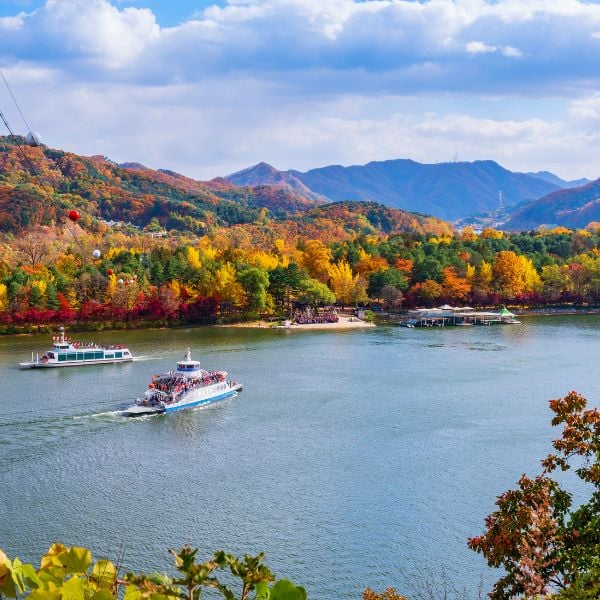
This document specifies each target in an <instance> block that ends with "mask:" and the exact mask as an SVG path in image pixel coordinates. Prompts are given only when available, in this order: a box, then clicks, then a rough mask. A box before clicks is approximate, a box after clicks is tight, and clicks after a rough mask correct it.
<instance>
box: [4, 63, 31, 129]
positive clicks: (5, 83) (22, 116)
mask: <svg viewBox="0 0 600 600" xmlns="http://www.w3.org/2000/svg"><path fill="white" fill-rule="evenodd" d="M0 76H2V80H3V81H4V85H6V89H7V90H8V93H9V94H10V97H11V98H12V99H13V102H14V103H15V106H16V107H17V110H18V111H19V114H20V115H21V119H23V123H25V127H27V131H31V127H29V123H27V119H25V115H24V114H23V111H22V110H21V107H20V106H19V103H18V102H17V99H16V98H15V95H14V94H13V92H12V90H11V89H10V85H8V81H7V80H6V77H5V76H4V73H3V72H2V69H0ZM3 120H4V119H3Z"/></svg>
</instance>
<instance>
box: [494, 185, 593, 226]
mask: <svg viewBox="0 0 600 600" xmlns="http://www.w3.org/2000/svg"><path fill="white" fill-rule="evenodd" d="M592 222H600V179H596V181H591V182H589V183H586V184H585V185H583V186H581V187H576V188H567V189H563V190H557V191H555V192H552V193H551V194H548V195H546V196H544V197H542V198H539V199H538V200H534V201H533V202H528V203H527V204H525V205H522V206H520V207H517V208H516V209H515V210H514V211H513V212H512V214H511V216H510V219H509V220H508V222H507V223H505V224H504V227H505V228H506V229H510V230H523V229H535V228H536V227H539V226H540V225H562V226H564V227H569V228H571V229H574V228H581V227H585V226H586V225H588V224H589V223H592Z"/></svg>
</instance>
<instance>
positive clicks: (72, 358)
mask: <svg viewBox="0 0 600 600" xmlns="http://www.w3.org/2000/svg"><path fill="white" fill-rule="evenodd" d="M67 360H77V354H75V353H74V352H73V353H69V354H67Z"/></svg>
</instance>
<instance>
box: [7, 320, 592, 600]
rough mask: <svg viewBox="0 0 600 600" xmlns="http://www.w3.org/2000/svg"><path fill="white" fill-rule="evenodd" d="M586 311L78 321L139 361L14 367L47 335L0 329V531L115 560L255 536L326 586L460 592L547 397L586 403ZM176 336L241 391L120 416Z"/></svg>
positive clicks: (533, 462)
mask: <svg viewBox="0 0 600 600" xmlns="http://www.w3.org/2000/svg"><path fill="white" fill-rule="evenodd" d="M599 326H600V317H597V316H593V317H553V318H546V319H543V318H523V324H522V325H514V326H505V327H500V326H498V327H464V328H428V329H403V328H392V327H389V328H376V329H370V330H367V331H346V332H339V333H338V332H320V331H292V332H286V331H284V332H282V331H268V330H249V329H225V328H206V329H188V330H155V331H138V332H103V333H94V334H90V335H86V336H85V337H86V338H88V339H90V340H92V341H98V342H105V343H119V342H121V343H124V344H126V345H127V346H128V347H129V348H131V349H132V351H133V352H134V353H135V355H136V357H138V360H135V361H134V362H133V363H128V364H120V365H102V366H96V367H83V368H73V369H56V370H43V371H42V370H37V371H19V370H17V369H16V368H15V365H16V363H17V362H19V361H21V360H24V359H26V358H27V357H28V356H30V355H31V352H32V351H34V352H38V351H43V350H45V349H46V348H47V346H48V337H47V336H31V337H13V338H0V391H1V393H2V396H1V397H2V411H1V412H0V458H1V460H2V467H3V468H2V470H1V471H0V511H1V514H2V519H0V545H1V546H3V547H4V548H5V549H6V550H7V551H8V552H9V553H10V554H19V555H21V556H22V557H24V558H27V559H31V560H32V559H35V558H37V557H38V556H39V554H40V553H41V552H42V551H43V549H44V547H45V546H47V545H49V544H50V543H51V542H52V541H54V540H57V539H61V540H63V541H65V542H66V543H69V544H75V543H78V544H86V545H89V546H91V547H92V548H93V549H94V550H95V551H96V553H97V554H101V553H103V552H108V553H111V554H112V556H113V557H114V556H115V555H116V553H117V551H118V549H119V547H120V545H121V544H123V546H124V549H125V568H135V569H142V568H144V569H159V570H163V569H165V568H168V567H169V558H168V556H167V554H166V548H168V547H173V546H177V545H178V544H183V543H186V542H190V543H192V544H196V545H199V546H200V549H201V553H202V554H203V555H204V556H208V555H209V554H210V553H211V552H212V551H213V550H215V549H218V548H226V549H228V550H231V551H233V552H238V553H243V552H258V551H260V550H265V551H266V552H267V553H268V564H269V565H270V566H271V567H272V568H273V569H274V570H275V571H276V572H277V574H278V575H280V576H288V577H290V578H292V579H294V580H296V581H298V582H299V583H303V584H305V585H306V586H307V588H308V589H309V596H310V597H312V598H319V599H324V600H328V599H334V598H338V597H339V589H345V590H346V589H347V590H349V591H348V592H347V595H348V597H350V596H352V597H357V598H358V597H360V593H361V590H362V589H363V588H364V587H366V586H368V585H369V586H371V587H374V588H381V589H383V588H385V587H387V586H388V585H394V586H396V587H397V588H398V589H405V590H406V589H408V588H409V583H410V582H409V579H410V578H411V577H417V578H418V577H419V576H423V577H425V576H427V575H433V576H436V575H438V574H439V572H440V570H441V569H442V567H443V568H445V569H446V570H447V572H448V573H449V574H450V575H451V576H452V577H453V578H455V580H456V582H457V583H458V584H460V585H466V586H467V587H469V589H471V590H473V589H475V588H476V587H477V585H478V584H479V578H480V576H481V574H482V573H483V574H484V575H483V576H484V578H485V579H486V581H488V582H489V581H490V577H493V575H490V573H489V572H488V571H487V570H486V569H485V568H484V564H483V561H482V559H481V558H480V557H479V556H477V555H474V554H473V553H471V552H469V551H468V550H467V548H466V543H465V540H466V538H467V537H468V536H470V535H474V534H476V533H478V532H480V531H481V530H482V527H483V517H484V516H485V515H486V514H488V513H489V512H490V511H491V510H493V508H494V500H495V498H496V496H497V495H498V494H499V493H500V492H502V491H503V490H504V489H506V488H508V487H509V486H511V485H513V484H514V482H515V481H516V479H517V478H518V476H519V475H520V474H521V473H523V472H525V471H529V472H532V473H533V472H535V470H536V469H537V467H538V459H539V458H541V457H542V456H544V455H545V454H547V452H548V443H549V440H550V439H551V438H552V435H553V432H552V431H551V428H550V426H549V419H550V413H549V410H548V408H547V401H548V399H550V398H554V397H558V396H560V395H563V394H564V393H566V392H567V391H569V390H570V389H577V390H579V391H581V392H582V393H583V394H585V395H587V396H588V398H589V399H590V400H592V401H596V402H597V398H598V393H599V392H600V382H599V380H598V378H597V377H596V376H595V372H596V364H595V363H596V357H597V356H598V353H599V351H600V342H599V339H600V338H599V336H598V332H599ZM81 337H84V336H83V335H81ZM188 346H189V347H191V348H192V352H193V353H194V356H197V357H198V358H199V359H200V361H201V362H202V365H203V367H205V368H207V369H225V370H227V371H229V372H230V374H231V375H232V376H233V377H234V378H235V379H238V380H239V381H241V382H243V383H244V392H242V393H241V394H240V395H239V396H238V397H237V398H234V399H230V400H227V401H226V402H223V403H221V404H218V405H216V406H213V407H210V408H205V409H200V410H189V411H182V412H180V413H175V414H171V415H156V416H149V417H142V418H137V419H131V418H124V417H123V416H122V415H121V414H120V411H121V410H122V409H124V408H125V407H126V406H128V405H129V404H130V403H131V401H132V399H133V398H135V397H137V396H139V395H141V394H142V393H143V391H144V390H145V387H146V385H147V383H148V382H149V380H150V377H151V376H152V374H153V373H157V372H161V371H164V370H168V369H171V368H172V367H173V366H174V363H175V361H176V360H178V359H179V358H181V356H182V355H183V353H184V352H185V349H186V348H187V347H188ZM424 565H426V566H425V567H424ZM403 574H404V575H403Z"/></svg>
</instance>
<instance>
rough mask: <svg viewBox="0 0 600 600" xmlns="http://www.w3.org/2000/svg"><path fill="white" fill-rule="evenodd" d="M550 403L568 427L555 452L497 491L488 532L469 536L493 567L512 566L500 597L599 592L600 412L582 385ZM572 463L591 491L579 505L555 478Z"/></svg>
mask: <svg viewBox="0 0 600 600" xmlns="http://www.w3.org/2000/svg"><path fill="white" fill-rule="evenodd" d="M550 408H551V409H552V411H553V412H554V414H555V416H554V418H553V419H552V424H553V425H555V426H558V425H562V426H563V430H562V435H561V437H560V438H558V439H556V440H555V441H554V442H553V446H554V449H555V453H552V454H549V455H548V456H547V457H546V458H545V459H544V460H543V461H542V467H543V471H542V472H541V473H540V474H539V475H538V476H537V477H535V478H530V477H528V476H527V475H523V476H522V477H521V478H520V479H519V482H518V487H517V489H514V490H509V491H507V492H504V493H503V494H502V495H501V496H499V497H498V500H497V501H496V506H497V507H498V509H497V510H496V511H495V512H494V513H492V514H491V515H490V516H488V517H487V518H486V521H485V522H486V532H485V533H484V534H483V535H480V536H477V537H474V538H471V539H470V540H469V547H470V548H472V549H473V550H475V551H476V552H480V553H482V554H483V555H484V557H485V558H486V560H487V562H488V564H489V565H490V566H491V567H497V568H503V569H504V571H505V573H506V574H505V575H504V576H502V577H501V578H500V579H499V580H498V581H497V582H496V584H495V585H494V588H493V590H492V592H491V593H490V597H491V598H492V599H494V600H501V599H508V598H516V597H523V598H534V597H535V598H546V597H550V596H555V595H557V594H558V597H559V598H569V599H572V600H575V599H581V600H583V599H589V600H592V599H597V598H600V412H599V411H598V409H596V408H587V401H586V399H585V398H584V397H583V396H581V395H579V394H577V393H576V392H570V393H569V394H567V396H565V397H564V398H559V399H558V400H552V401H551V402H550ZM573 467H574V468H575V472H576V474H577V475H578V477H579V478H580V479H581V480H582V481H583V482H585V483H586V484H587V489H588V490H591V493H590V496H589V498H588V499H587V501H586V502H583V503H582V504H581V505H580V506H579V507H578V508H576V509H573V500H572V495H571V494H570V493H569V492H568V491H566V490H564V489H563V488H562V487H561V485H560V484H559V483H558V482H557V481H556V480H555V479H553V478H552V477H551V474H552V473H553V472H554V471H556V470H557V469H561V470H563V471H566V470H568V469H571V468H573Z"/></svg>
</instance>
